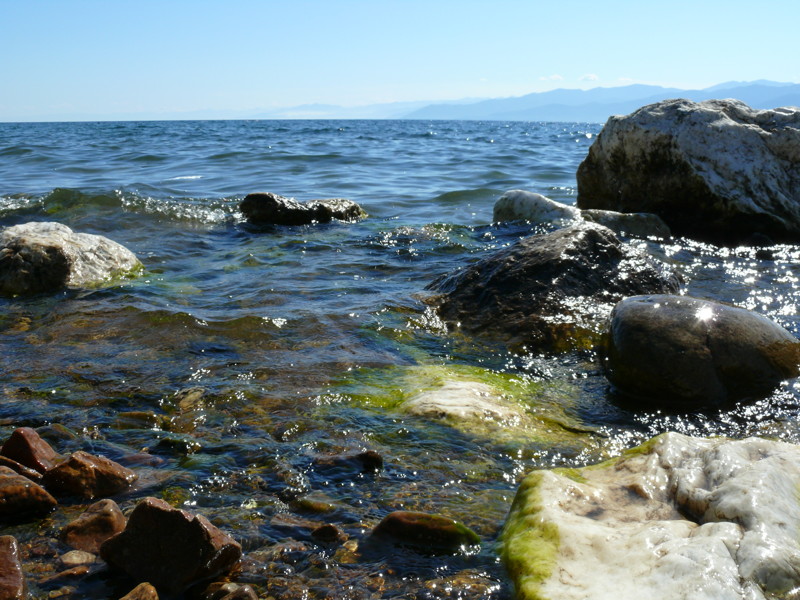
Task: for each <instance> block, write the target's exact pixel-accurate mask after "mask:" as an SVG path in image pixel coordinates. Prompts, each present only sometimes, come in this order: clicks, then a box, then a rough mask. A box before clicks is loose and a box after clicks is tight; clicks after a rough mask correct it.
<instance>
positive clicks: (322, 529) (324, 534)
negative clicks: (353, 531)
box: [311, 523, 348, 544]
mask: <svg viewBox="0 0 800 600" xmlns="http://www.w3.org/2000/svg"><path fill="white" fill-rule="evenodd" d="M311 537H312V538H314V539H315V540H316V541H318V542H321V543H323V544H335V543H344V542H346V541H347V538H348V535H347V534H346V533H345V532H344V531H342V530H341V529H340V528H339V527H337V526H336V525H334V524H333V523H325V524H324V525H320V526H319V527H316V528H315V529H314V530H313V531H312V532H311Z"/></svg>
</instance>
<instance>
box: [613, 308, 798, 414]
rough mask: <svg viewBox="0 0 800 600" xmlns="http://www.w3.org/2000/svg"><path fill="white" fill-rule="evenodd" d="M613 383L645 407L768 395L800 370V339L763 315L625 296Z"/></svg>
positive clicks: (617, 311)
mask: <svg viewBox="0 0 800 600" xmlns="http://www.w3.org/2000/svg"><path fill="white" fill-rule="evenodd" d="M604 354H605V357H604V360H603V364H604V367H605V370H606V375H607V377H608V379H609V381H610V382H611V383H612V384H613V385H614V386H615V387H616V388H617V389H618V390H619V391H621V392H623V393H624V394H626V395H629V396H632V397H634V398H636V399H637V401H638V402H643V403H645V407H646V408H653V407H660V406H667V407H670V406H674V407H693V408H696V407H703V406H720V405H724V404H727V403H729V402H733V401H736V400H741V399H754V398H760V397H764V396H765V395H768V394H769V393H770V392H771V391H772V390H774V389H775V388H776V387H777V386H778V385H779V384H780V382H781V381H783V380H785V379H788V378H791V377H796V376H797V375H798V374H800V369H799V368H798V365H800V340H798V339H797V338H795V337H794V336H793V335H792V334H791V333H789V332H788V331H786V330H785V329H783V328H782V327H781V326H780V325H778V324H777V323H774V322H773V321H770V320H769V319H767V318H766V317H764V316H762V315H759V314H757V313H754V312H751V311H748V310H745V309H742V308H736V307H733V306H728V305H724V304H718V303H715V302H710V301H708V300H700V299H697V298H690V297H686V296H669V295H654V296H639V297H633V298H626V299H625V300H623V301H622V302H620V303H619V304H618V305H617V306H616V307H615V308H614V311H613V312H612V315H611V321H610V327H609V334H608V337H607V343H606V347H605V350H604Z"/></svg>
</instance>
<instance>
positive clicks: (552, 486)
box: [501, 433, 800, 600]
mask: <svg viewBox="0 0 800 600" xmlns="http://www.w3.org/2000/svg"><path fill="white" fill-rule="evenodd" d="M798 486H800V448H798V446H795V445H792V444H786V443H782V442H773V441H766V440H762V439H758V438H750V439H747V440H741V441H731V440H726V439H722V438H714V439H699V438H690V437H687V436H683V435H680V434H677V433H666V434H663V435H661V436H659V437H657V438H655V439H653V440H651V441H649V442H647V443H646V444H644V445H642V446H640V447H639V448H635V449H633V450H631V451H628V452H627V453H625V454H624V455H623V456H622V457H620V458H617V459H613V460H611V461H607V462H605V463H602V464H600V465H593V466H589V467H585V468H583V469H556V470H553V471H535V472H533V473H531V474H529V475H528V476H527V477H526V478H525V479H524V480H523V482H522V483H521V484H520V487H519V490H518V491H517V494H516V497H515V499H514V503H513V505H512V507H511V511H510V512H509V516H508V519H507V521H506V523H505V526H504V529H503V533H502V536H501V543H502V547H501V556H502V557H503V560H504V562H505V564H506V568H507V570H508V572H509V574H510V575H511V578H512V580H513V581H514V583H515V586H516V593H517V597H518V598H520V599H521V600H532V599H534V598H535V599H542V598H553V599H555V598H558V599H559V600H578V599H580V600H583V599H585V598H592V599H598V600H600V599H605V598H608V599H613V598H692V599H693V600H712V599H713V600H718V599H720V598H729V599H731V600H739V599H740V600H745V599H748V600H754V599H757V598H761V599H763V598H765V597H767V598H778V597H780V598H788V597H791V594H788V595H787V593H788V592H790V590H793V589H795V588H797V587H798V585H800V540H798V538H797V535H796V533H795V532H796V531H798V528H800V502H799V501H798V496H797V493H796V490H797V489H798Z"/></svg>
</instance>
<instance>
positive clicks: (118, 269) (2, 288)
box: [0, 222, 141, 295]
mask: <svg viewBox="0 0 800 600" xmlns="http://www.w3.org/2000/svg"><path fill="white" fill-rule="evenodd" d="M140 267H141V263H139V261H138V260H137V258H136V256H135V255H134V254H133V253H132V252H131V251H130V250H128V249H127V248H125V247H124V246H121V245H120V244H118V243H116V242H114V241H112V240H110V239H108V238H106V237H103V236H100V235H92V234H88V233H75V232H74V231H72V230H71V229H70V228H69V227H67V226H66V225H62V224H60V223H40V222H31V223H24V224H22V225H15V226H13V227H7V228H6V229H4V230H3V231H2V232H0V293H3V294H6V295H25V294H36V293H41V292H52V291H56V290H59V289H62V288H64V287H77V288H81V287H92V286H96V285H101V284H103V283H105V282H108V281H110V280H113V279H115V278H117V277H121V276H124V275H126V274H129V273H131V272H134V271H135V270H136V269H138V268H140Z"/></svg>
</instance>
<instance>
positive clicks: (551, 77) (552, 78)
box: [539, 75, 564, 81]
mask: <svg viewBox="0 0 800 600" xmlns="http://www.w3.org/2000/svg"><path fill="white" fill-rule="evenodd" d="M539 81H564V77H563V76H562V75H548V76H546V77H539Z"/></svg>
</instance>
